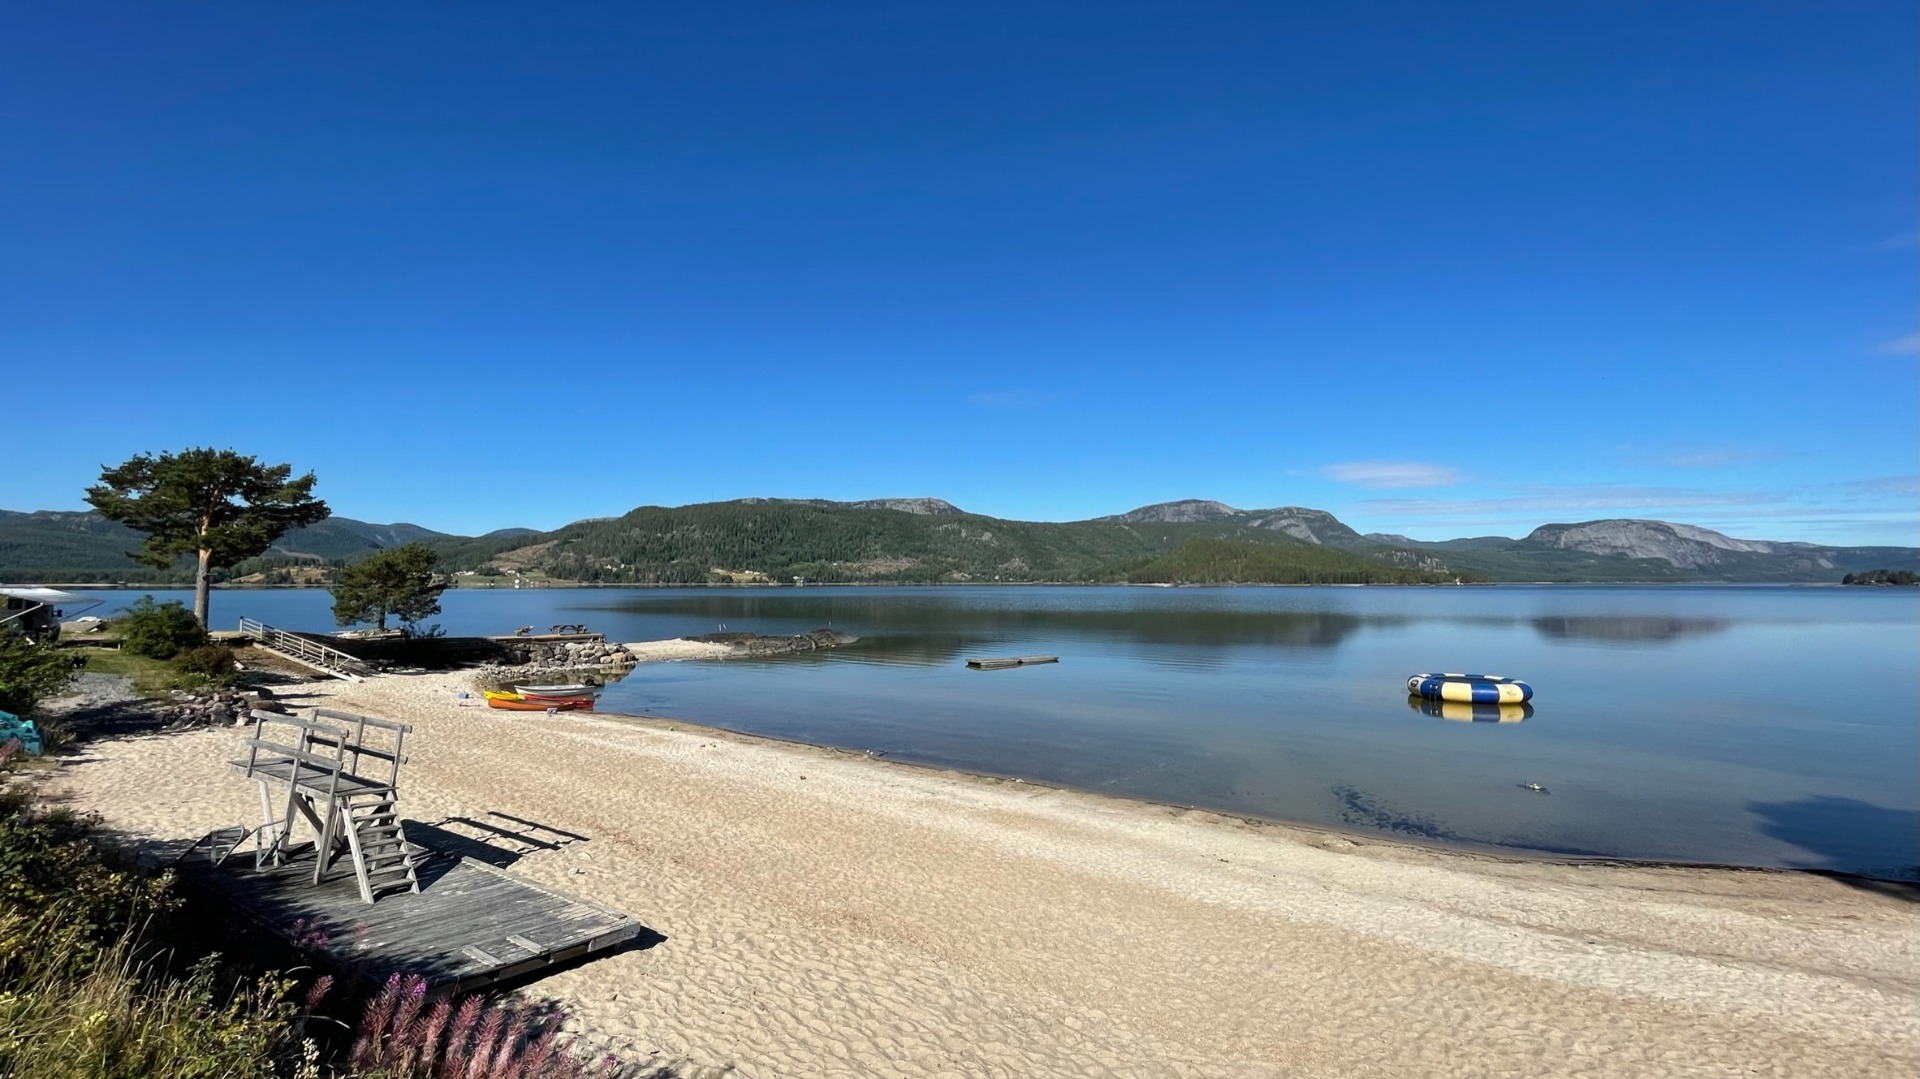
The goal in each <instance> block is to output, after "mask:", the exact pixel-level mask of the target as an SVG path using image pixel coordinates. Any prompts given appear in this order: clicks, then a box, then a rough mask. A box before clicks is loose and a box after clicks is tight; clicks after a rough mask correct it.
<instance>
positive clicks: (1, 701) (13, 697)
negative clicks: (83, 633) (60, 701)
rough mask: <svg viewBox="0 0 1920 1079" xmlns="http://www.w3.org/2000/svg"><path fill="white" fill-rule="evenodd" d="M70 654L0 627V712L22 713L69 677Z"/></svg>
mask: <svg viewBox="0 0 1920 1079" xmlns="http://www.w3.org/2000/svg"><path fill="white" fill-rule="evenodd" d="M73 667H74V656H73V653H71V652H62V651H60V650H59V649H57V648H55V647H54V646H53V645H51V644H35V643H33V642H32V641H29V640H27V637H26V634H24V633H21V632H20V631H18V630H14V629H8V628H4V627H0V712H12V713H13V714H15V715H19V716H24V715H28V714H29V713H31V712H32V711H33V709H34V706H35V705H37V704H39V703H40V702H41V701H42V700H44V699H46V698H48V697H52V696H57V695H58V694H59V693H60V691H61V690H63V689H65V688H67V683H68V682H71V681H72V680H73Z"/></svg>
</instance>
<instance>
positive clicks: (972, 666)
mask: <svg viewBox="0 0 1920 1079" xmlns="http://www.w3.org/2000/svg"><path fill="white" fill-rule="evenodd" d="M1058 662H1060V657H1059V656H1008V657H1005V658H1003V659H970V660H968V661H967V668H968V669H969V670H975V671H1000V670H1005V669H1007V668H1008V667H1031V666H1033V665H1035V664H1038V663H1058Z"/></svg>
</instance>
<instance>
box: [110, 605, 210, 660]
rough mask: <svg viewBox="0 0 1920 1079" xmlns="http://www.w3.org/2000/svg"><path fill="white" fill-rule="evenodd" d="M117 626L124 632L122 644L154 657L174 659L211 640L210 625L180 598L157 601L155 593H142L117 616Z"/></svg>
mask: <svg viewBox="0 0 1920 1079" xmlns="http://www.w3.org/2000/svg"><path fill="white" fill-rule="evenodd" d="M113 628H114V629H117V630H119V631H120V647H122V648H125V649H126V650H127V651H129V652H132V653H133V654H134V655H137V656H151V657H152V658H154V659H172V658H173V657H174V656H177V655H179V654H180V653H181V652H184V651H186V650H187V649H189V648H198V647H200V646H201V645H203V644H206V643H207V629H206V627H205V626H202V625H201V624H200V620H199V619H197V618H195V617H193V612H192V611H189V610H187V609H186V608H185V607H183V606H181V604H180V602H179V601H178V600H169V601H167V602H166V603H155V602H154V601H153V597H152V596H141V597H140V599H139V600H138V601H136V602H135V603H134V604H133V605H132V606H130V607H128V608H127V613H126V614H123V615H121V616H120V617H119V618H116V619H114V622H113Z"/></svg>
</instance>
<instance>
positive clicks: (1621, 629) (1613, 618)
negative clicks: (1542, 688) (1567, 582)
mask: <svg viewBox="0 0 1920 1079" xmlns="http://www.w3.org/2000/svg"><path fill="white" fill-rule="evenodd" d="M1727 626H1728V622H1727V620H1726V619H1724V618H1672V617H1643V616H1634V615H1573V616H1567V615H1556V616H1553V617H1548V618H1536V619H1534V620H1533V628H1534V629H1535V630H1537V631H1539V633H1540V636H1542V637H1545V638H1547V639H1549V640H1569V641H1643V642H1664V641H1675V640H1679V639H1680V638H1682V637H1700V636H1705V635H1707V634H1710V633H1719V632H1721V631H1722V630H1724V629H1726V628H1727Z"/></svg>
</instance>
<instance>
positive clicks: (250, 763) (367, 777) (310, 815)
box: [229, 708, 423, 903]
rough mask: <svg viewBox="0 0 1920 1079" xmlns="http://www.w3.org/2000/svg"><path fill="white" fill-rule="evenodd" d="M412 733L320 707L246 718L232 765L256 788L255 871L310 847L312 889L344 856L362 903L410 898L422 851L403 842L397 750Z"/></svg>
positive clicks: (416, 883) (399, 751) (409, 729)
mask: <svg viewBox="0 0 1920 1079" xmlns="http://www.w3.org/2000/svg"><path fill="white" fill-rule="evenodd" d="M412 730H413V728H412V727H409V726H408V725H406V724H404V723H389V722H387V721H386V720H381V719H374V718H372V717H370V716H357V715H351V714H349V713H346V712H336V711H333V710H331V709H326V708H320V709H315V710H314V713H313V717H312V718H311V719H300V718H298V717H295V716H290V715H282V714H280V713H277V712H260V711H256V712H254V713H253V733H252V735H251V736H250V737H248V738H247V739H246V742H245V745H246V749H247V756H246V759H245V760H237V761H234V762H233V766H234V767H235V768H236V769H238V770H239V771H240V772H241V773H242V774H243V775H244V776H246V778H248V779H252V780H254V781H256V782H257V783H258V784H259V785H260V819H261V823H260V826H259V827H258V828H255V829H254V830H253V840H254V865H255V867H256V868H265V867H267V866H279V865H285V864H287V862H288V861H289V860H291V859H292V858H293V857H295V856H296V855H298V854H301V853H304V851H305V850H306V849H307V848H308V847H311V848H312V850H313V854H314V867H313V883H315V884H320V883H321V882H323V881H325V880H326V879H327V878H328V875H329V873H330V872H331V871H332V869H333V867H334V865H335V863H337V862H338V861H339V859H340V857H341V855H346V856H347V857H348V858H349V859H350V860H351V861H352V863H353V874H354V877H355V879H356V880H357V881H358V883H359V885H360V898H361V900H362V901H363V902H367V903H372V902H374V901H375V900H376V899H378V898H380V897H381V896H385V895H390V894H393V893H396V892H418V891H419V890H420V879H419V876H418V873H417V871H416V862H417V861H418V860H419V858H420V856H421V855H422V853H423V852H422V851H421V850H420V849H419V848H417V847H414V846H412V845H411V844H409V843H408V842H407V837H406V833H405V832H404V831H402V830H401V826H400V809H399V801H400V766H401V765H402V764H405V763H406V761H407V758H406V754H405V753H403V752H402V749H403V747H404V746H405V744H406V738H407V735H408V734H409V733H411V732H412ZM302 821H304V822H305V823H306V824H307V825H308V826H309V827H310V828H311V830H312V832H313V835H314V840H313V841H312V842H311V843H309V842H305V841H301V842H297V843H296V842H295V840H294V833H295V830H296V828H297V827H298V826H299V824H300V823H301V822H302ZM229 849H231V848H229Z"/></svg>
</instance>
